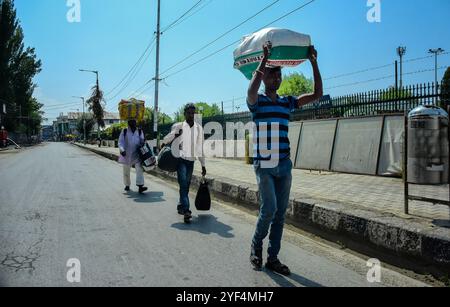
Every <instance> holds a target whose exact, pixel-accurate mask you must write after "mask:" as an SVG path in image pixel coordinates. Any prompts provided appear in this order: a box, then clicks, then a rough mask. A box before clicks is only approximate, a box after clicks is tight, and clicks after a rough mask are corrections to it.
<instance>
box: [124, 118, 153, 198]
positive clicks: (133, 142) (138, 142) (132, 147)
mask: <svg viewBox="0 0 450 307" xmlns="http://www.w3.org/2000/svg"><path fill="white" fill-rule="evenodd" d="M144 143H145V136H144V132H143V131H142V130H141V129H137V123H136V121H135V120H130V121H128V128H127V129H124V130H123V131H122V133H121V134H120V137H119V150H120V156H119V163H120V164H122V165H123V183H124V185H125V191H130V186H131V176H130V173H131V168H132V167H133V166H134V167H135V169H136V186H138V187H139V193H144V192H145V191H147V188H146V187H144V169H143V167H142V164H141V161H140V159H139V152H138V150H139V148H140V147H141V146H142V145H144Z"/></svg>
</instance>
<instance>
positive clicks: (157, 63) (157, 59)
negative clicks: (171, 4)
mask: <svg viewBox="0 0 450 307" xmlns="http://www.w3.org/2000/svg"><path fill="white" fill-rule="evenodd" d="M160 37H161V0H158V18H157V25H156V69H155V71H156V74H155V79H154V80H155V110H154V126H153V131H154V132H155V137H156V146H157V147H158V148H159V135H158V112H159V110H158V102H159V101H158V100H159V81H160V79H159V47H160Z"/></svg>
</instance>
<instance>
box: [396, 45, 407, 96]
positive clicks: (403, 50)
mask: <svg viewBox="0 0 450 307" xmlns="http://www.w3.org/2000/svg"><path fill="white" fill-rule="evenodd" d="M397 54H398V56H399V57H400V90H402V89H403V56H404V55H405V54H406V47H398V48H397Z"/></svg>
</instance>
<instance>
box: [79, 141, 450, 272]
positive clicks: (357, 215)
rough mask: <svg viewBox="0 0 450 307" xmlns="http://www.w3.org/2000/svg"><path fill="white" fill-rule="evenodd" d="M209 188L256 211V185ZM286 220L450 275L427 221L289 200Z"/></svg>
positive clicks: (446, 237)
mask: <svg viewBox="0 0 450 307" xmlns="http://www.w3.org/2000/svg"><path fill="white" fill-rule="evenodd" d="M75 145H76V146H78V147H81V148H84V149H88V150H90V151H92V152H94V153H96V154H99V155H101V156H103V157H106V158H108V159H111V160H114V161H117V159H118V154H111V153H106V152H103V151H101V150H96V149H93V148H87V147H84V146H81V145H78V144H75ZM149 173H150V174H152V175H154V176H157V177H159V178H162V179H169V180H173V181H176V180H177V176H176V174H175V173H167V172H164V171H161V170H154V171H151V172H149ZM200 180H201V177H200V176H196V175H194V176H193V178H192V185H193V186H194V187H198V186H199V183H200ZM210 182H211V183H210V190H211V193H212V194H213V196H214V197H217V198H222V199H226V200H228V201H232V202H234V203H236V204H238V205H244V206H247V207H251V208H254V209H258V206H259V204H258V198H259V193H258V188H257V186H256V185H249V184H246V185H239V184H236V183H235V182H233V181H231V180H230V179H228V178H215V179H211V180H210ZM286 218H287V222H289V223H290V224H292V225H294V226H297V227H299V228H302V229H306V230H308V231H311V230H312V231H313V232H315V233H317V232H318V233H319V235H320V236H324V237H326V238H327V239H329V238H330V236H331V237H334V238H336V237H338V238H339V241H340V242H342V240H343V241H344V242H345V243H346V244H348V245H353V244H352V243H355V244H356V245H357V246H361V245H362V246H363V249H365V248H368V249H370V248H373V249H374V250H377V251H380V250H381V251H383V252H386V253H388V254H390V255H392V256H393V257H402V258H404V257H406V258H407V259H408V260H411V261H414V262H415V263H417V262H419V263H420V265H421V266H422V267H424V268H426V269H430V267H433V268H437V269H438V270H439V272H441V273H442V271H444V272H446V273H450V229H446V228H441V227H434V226H432V225H430V224H429V223H427V222H426V221H425V220H421V219H411V220H409V219H405V218H401V217H397V216H395V215H393V214H389V213H380V212H375V211H369V210H367V209H361V208H360V207H355V206H351V205H347V204H346V205H344V204H340V203H336V202H326V201H319V200H315V199H301V200H298V199H291V200H290V202H289V208H288V210H287V216H286ZM332 240H333V239H332ZM399 261H400V260H399Z"/></svg>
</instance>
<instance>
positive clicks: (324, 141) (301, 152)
mask: <svg viewBox="0 0 450 307" xmlns="http://www.w3.org/2000/svg"><path fill="white" fill-rule="evenodd" d="M336 122H337V121H336V120H328V121H311V122H304V123H303V128H302V133H301V135H300V141H299V143H298V144H299V148H298V154H297V159H296V160H297V162H296V165H295V166H296V167H297V168H302V169H313V170H329V168H330V161H331V154H332V149H333V140H334V134H335V131H336Z"/></svg>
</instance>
